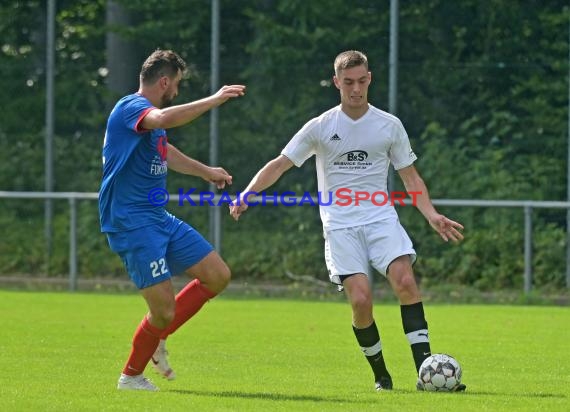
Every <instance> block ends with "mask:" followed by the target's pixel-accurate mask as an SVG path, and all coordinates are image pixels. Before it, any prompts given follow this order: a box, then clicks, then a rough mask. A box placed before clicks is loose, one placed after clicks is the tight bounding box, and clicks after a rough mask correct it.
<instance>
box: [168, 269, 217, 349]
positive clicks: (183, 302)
mask: <svg viewBox="0 0 570 412" xmlns="http://www.w3.org/2000/svg"><path fill="white" fill-rule="evenodd" d="M214 296H216V293H214V292H212V291H211V290H209V289H206V288H205V287H204V286H202V284H201V283H200V281H199V280H198V279H194V280H193V281H192V282H190V283H189V284H187V285H186V286H185V287H184V289H182V290H181V291H180V292H179V293H178V295H176V308H175V312H174V319H173V320H172V322H170V325H168V327H167V328H166V329H165V330H164V331H163V332H162V335H161V336H160V338H161V339H166V337H167V336H168V335H170V334H172V333H174V331H175V330H176V329H178V328H179V327H180V326H182V325H183V324H184V322H186V321H187V320H188V319H190V318H191V317H192V316H194V315H195V314H196V312H198V311H199V310H200V308H201V307H202V306H204V303H206V302H207V301H208V300H210V299H212V298H213V297H214Z"/></svg>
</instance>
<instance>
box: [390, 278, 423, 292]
mask: <svg viewBox="0 0 570 412" xmlns="http://www.w3.org/2000/svg"><path fill="white" fill-rule="evenodd" d="M394 286H395V288H396V292H397V293H398V295H400V294H408V295H413V294H416V293H417V289H418V286H417V283H416V279H415V278H414V275H413V274H412V273H406V274H403V275H402V276H399V277H398V278H397V279H396V281H395V282H394Z"/></svg>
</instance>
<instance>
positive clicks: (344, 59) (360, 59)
mask: <svg viewBox="0 0 570 412" xmlns="http://www.w3.org/2000/svg"><path fill="white" fill-rule="evenodd" d="M357 66H364V67H365V68H366V70H368V58H367V57H366V55H365V54H364V53H362V52H359V51H356V50H348V51H344V52H342V53H340V54H339V55H338V56H336V59H334V74H335V75H336V76H338V75H339V73H340V72H341V70H345V69H351V68H353V67H357Z"/></svg>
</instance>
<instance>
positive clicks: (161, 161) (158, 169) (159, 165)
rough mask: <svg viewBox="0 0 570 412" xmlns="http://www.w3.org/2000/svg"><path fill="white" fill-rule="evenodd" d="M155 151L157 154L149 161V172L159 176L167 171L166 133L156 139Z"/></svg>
mask: <svg viewBox="0 0 570 412" xmlns="http://www.w3.org/2000/svg"><path fill="white" fill-rule="evenodd" d="M156 151H157V152H158V155H155V156H154V159H152V162H151V163H150V174H151V175H153V176H161V175H164V174H166V172H167V171H168V162H167V161H166V156H167V154H168V138H167V137H166V135H163V136H160V137H159V138H158V140H157V141H156Z"/></svg>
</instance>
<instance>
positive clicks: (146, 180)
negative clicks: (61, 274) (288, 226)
mask: <svg viewBox="0 0 570 412" xmlns="http://www.w3.org/2000/svg"><path fill="white" fill-rule="evenodd" d="M185 70H186V63H185V62H184V60H183V59H182V58H180V56H178V55H177V54H176V53H174V52H173V51H170V50H156V51H155V52H153V53H152V54H151V55H150V56H149V57H148V58H147V59H146V61H145V62H144V64H143V65H142V68H141V72H140V86H139V90H138V92H136V93H134V94H130V95H128V96H125V97H123V98H122V99H120V100H119V101H118V102H117V104H116V105H115V107H114V108H113V110H112V112H111V114H110V116H109V119H108V121H107V129H106V132H105V141H104V144H103V179H102V184H101V190H100V194H99V214H100V222H101V231H102V232H104V233H106V235H107V238H108V241H109V246H110V247H111V249H112V250H113V251H114V252H116V253H117V254H118V255H119V256H120V257H121V259H122V261H123V263H124V265H125V268H126V270H127V272H128V273H129V276H130V277H131V279H132V281H133V282H134V283H135V285H136V286H137V288H138V289H139V290H140V292H141V294H142V296H143V298H144V299H145V301H146V303H147V305H148V309H149V311H148V313H147V314H146V315H145V316H144V318H143V320H142V322H141V323H140V325H139V326H138V328H137V330H136V332H135V334H134V337H133V343H132V350H131V353H130V356H129V358H128V360H127V363H126V364H125V366H124V369H123V372H122V373H121V376H120V378H119V382H118V385H117V387H118V388H119V389H135V390H150V391H155V390H157V388H156V386H154V384H153V383H152V382H150V381H149V380H148V379H147V378H145V377H144V375H143V371H144V369H145V367H146V365H147V364H148V363H149V361H151V360H152V365H153V366H154V367H155V369H157V371H158V372H159V373H160V374H162V375H163V376H164V377H166V378H167V379H169V380H171V379H174V377H175V374H174V372H173V371H172V369H171V368H170V366H169V365H168V361H167V358H166V355H167V352H166V347H165V340H166V338H167V337H168V336H169V335H170V334H172V333H173V332H174V331H175V330H176V329H178V328H179V327H180V326H181V325H182V324H184V322H186V321H187V320H188V319H190V318H191V317H192V316H193V315H194V314H196V313H197V312H198V311H199V310H200V308H201V307H202V306H203V305H204V303H206V302H207V301H208V300H209V299H211V298H213V297H214V296H216V295H217V294H219V293H220V292H221V291H222V290H223V289H224V288H225V287H226V285H227V284H228V282H229V280H230V276H231V273H230V269H229V268H228V266H227V265H226V263H225V262H224V261H223V260H222V258H221V257H220V256H219V255H218V254H217V253H216V252H215V251H214V249H213V247H212V246H211V245H210V243H208V242H207V241H206V240H205V239H204V238H203V237H202V236H201V235H200V233H198V232H197V231H196V230H195V229H194V228H193V227H192V226H190V225H189V224H187V223H185V222H183V221H181V220H180V219H178V218H176V217H175V216H173V215H171V214H170V213H168V212H167V211H166V210H165V209H164V207H163V206H156V205H154V204H152V203H151V201H150V200H149V196H151V193H156V191H157V190H158V191H161V190H164V191H165V190H166V175H167V170H168V169H172V170H174V171H176V172H179V173H184V174H188V175H192V176H198V177H200V178H202V179H204V180H206V181H207V182H211V183H213V184H215V185H216V186H217V187H218V188H219V189H221V188H224V187H225V185H226V184H231V182H232V177H231V176H230V175H229V174H228V173H227V172H226V171H225V170H224V169H222V168H221V167H210V166H206V165H204V164H202V163H200V162H199V161H197V160H194V159H192V158H190V157H188V156H186V155H184V154H183V153H182V152H180V151H179V150H178V149H176V148H175V147H174V146H172V145H171V144H170V143H168V138H167V135H166V130H165V129H169V128H172V127H177V126H181V125H184V124H186V123H189V122H191V121H192V120H194V119H196V118H197V117H198V116H200V115H201V114H203V113H204V112H206V111H208V110H210V109H212V108H214V107H217V106H219V105H221V104H223V103H224V102H226V101H227V100H228V99H231V98H236V97H239V96H243V95H244V93H245V86H243V85H230V86H223V87H222V88H221V89H220V90H219V91H218V92H216V93H215V94H213V95H211V96H209V97H206V98H204V99H201V100H197V101H194V102H191V103H186V104H181V105H177V106H171V103H172V101H173V100H174V98H175V97H176V96H177V95H178V85H179V83H180V80H181V79H182V76H183V74H184V72H185ZM163 193H166V192H163ZM181 273H184V274H186V275H188V276H189V277H191V278H193V280H192V281H191V282H189V283H188V284H187V285H186V286H185V287H184V288H183V289H182V290H181V291H180V292H179V293H178V294H176V295H175V292H174V288H173V286H172V282H171V276H172V275H177V274H181Z"/></svg>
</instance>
